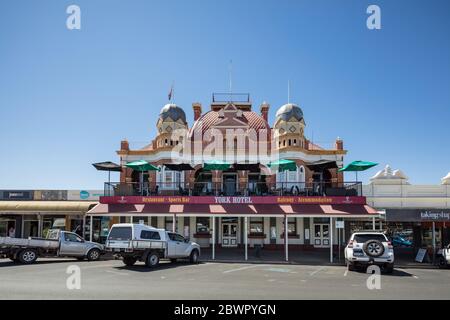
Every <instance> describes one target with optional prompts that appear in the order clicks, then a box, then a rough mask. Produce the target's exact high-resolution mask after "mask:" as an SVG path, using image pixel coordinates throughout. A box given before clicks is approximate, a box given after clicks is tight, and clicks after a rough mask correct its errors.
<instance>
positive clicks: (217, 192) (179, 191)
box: [105, 181, 362, 196]
mask: <svg viewBox="0 0 450 320" xmlns="http://www.w3.org/2000/svg"><path fill="white" fill-rule="evenodd" d="M157 195H158V196H159V195H166V196H361V195H362V184H361V182H340V183H337V182H327V181H322V182H276V183H268V182H252V181H250V182H248V184H247V185H246V186H245V187H242V185H241V186H239V185H238V184H237V183H236V182H227V181H225V182H195V183H193V184H189V183H157V184H153V185H150V184H149V183H143V184H141V183H139V182H131V183H122V182H106V183H105V196H157Z"/></svg>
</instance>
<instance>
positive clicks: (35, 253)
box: [0, 229, 104, 264]
mask: <svg viewBox="0 0 450 320" xmlns="http://www.w3.org/2000/svg"><path fill="white" fill-rule="evenodd" d="M103 252H104V249H103V245H101V244H99V243H96V242H89V241H85V240H84V239H83V238H81V237H80V236H79V235H77V234H76V233H73V232H68V231H62V230H58V229H52V230H49V232H48V234H47V237H46V238H28V239H20V238H9V237H0V257H6V258H9V259H11V260H12V261H14V262H20V263H23V264H30V263H33V262H35V261H36V260H37V258H38V257H74V258H77V259H78V260H84V259H85V258H87V259H88V260H89V261H95V260H98V259H99V258H100V255H101V254H102V253H103Z"/></svg>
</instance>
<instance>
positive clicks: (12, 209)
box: [0, 201, 98, 214]
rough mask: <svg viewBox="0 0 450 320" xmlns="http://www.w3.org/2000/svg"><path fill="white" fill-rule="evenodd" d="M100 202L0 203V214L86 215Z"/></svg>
mask: <svg viewBox="0 0 450 320" xmlns="http://www.w3.org/2000/svg"><path fill="white" fill-rule="evenodd" d="M97 203H98V202H92V201H0V213H16V212H24V213H36V212H45V213H52V212H55V213H77V214H82V213H86V212H87V211H88V210H89V209H92V208H93V207H94V206H95V205H96V204H97Z"/></svg>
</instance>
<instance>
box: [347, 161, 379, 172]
mask: <svg viewBox="0 0 450 320" xmlns="http://www.w3.org/2000/svg"><path fill="white" fill-rule="evenodd" d="M376 165H378V163H376V162H370V161H361V160H357V161H353V162H350V163H349V164H348V165H346V166H345V167H343V168H341V169H339V171H364V170H367V169H370V168H372V167H375V166H376Z"/></svg>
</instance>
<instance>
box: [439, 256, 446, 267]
mask: <svg viewBox="0 0 450 320" xmlns="http://www.w3.org/2000/svg"><path fill="white" fill-rule="evenodd" d="M439 268H441V269H445V268H447V261H446V260H445V258H444V257H440V258H439Z"/></svg>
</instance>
